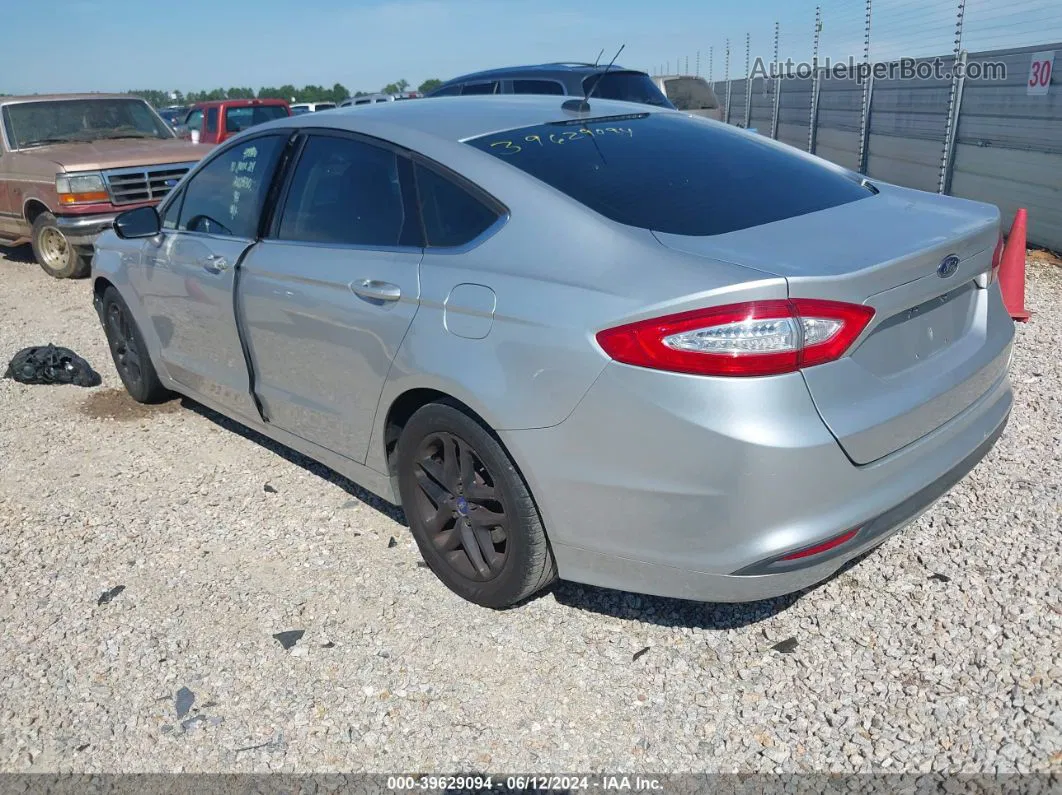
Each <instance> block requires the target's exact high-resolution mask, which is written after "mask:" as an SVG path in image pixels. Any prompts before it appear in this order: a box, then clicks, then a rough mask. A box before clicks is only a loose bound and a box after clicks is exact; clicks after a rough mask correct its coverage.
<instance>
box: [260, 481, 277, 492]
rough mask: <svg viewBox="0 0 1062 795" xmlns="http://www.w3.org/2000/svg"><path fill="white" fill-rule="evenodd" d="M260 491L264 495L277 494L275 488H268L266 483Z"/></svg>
mask: <svg viewBox="0 0 1062 795" xmlns="http://www.w3.org/2000/svg"><path fill="white" fill-rule="evenodd" d="M262 491H264V492H265V493H266V494H276V493H277V490H276V489H275V488H273V487H272V486H270V485H269V484H268V483H266V484H265V485H264V486H262Z"/></svg>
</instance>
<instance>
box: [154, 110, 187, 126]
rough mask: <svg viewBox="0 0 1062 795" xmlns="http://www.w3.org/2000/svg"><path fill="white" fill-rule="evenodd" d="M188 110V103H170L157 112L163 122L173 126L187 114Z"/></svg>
mask: <svg viewBox="0 0 1062 795" xmlns="http://www.w3.org/2000/svg"><path fill="white" fill-rule="evenodd" d="M190 110H191V107H190V106H188V105H171V106H170V107H168V108H160V109H159V111H158V114H159V116H161V117H162V120H163V121H164V122H166V123H167V124H168V125H170V127H171V128H173V127H176V126H177V125H178V124H180V123H181V120H182V119H183V118H184V117H185V116H187V115H188V111H190Z"/></svg>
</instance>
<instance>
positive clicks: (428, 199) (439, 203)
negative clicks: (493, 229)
mask: <svg viewBox="0 0 1062 795" xmlns="http://www.w3.org/2000/svg"><path fill="white" fill-rule="evenodd" d="M416 172H417V193H418V195H419V197H420V211H421V216H422V217H423V218H424V231H425V233H426V235H427V238H428V247H429V248H450V247H454V246H463V245H465V244H467V243H471V242H472V241H473V240H475V239H476V238H477V237H479V236H480V235H481V234H483V233H484V232H485V231H487V229H488V228H489V227H490V226H491V224H493V223H494V222H495V221H497V220H498V217H499V212H498V210H497V209H494V208H492V207H488V206H487V204H486V203H484V202H483V201H481V200H480V199H478V198H476V197H475V196H473V195H472V193H471V192H470V191H469V190H467V189H465V188H463V187H461V186H460V185H457V184H456V183H455V182H453V181H452V180H450V179H448V178H447V177H444V176H443V175H441V174H439V173H437V172H436V171H434V170H433V169H430V168H427V167H425V166H422V165H420V164H419V163H418V164H417V166H416Z"/></svg>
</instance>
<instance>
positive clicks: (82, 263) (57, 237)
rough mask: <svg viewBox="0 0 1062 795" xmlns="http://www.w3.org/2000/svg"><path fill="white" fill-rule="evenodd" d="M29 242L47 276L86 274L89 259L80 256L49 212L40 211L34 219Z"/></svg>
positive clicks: (61, 277) (68, 276)
mask: <svg viewBox="0 0 1062 795" xmlns="http://www.w3.org/2000/svg"><path fill="white" fill-rule="evenodd" d="M30 243H31V245H32V246H33V256H34V258H35V259H36V260H37V264H38V265H40V266H41V268H43V269H44V272H45V273H47V274H48V275H49V276H53V277H55V278H56V279H80V278H83V277H85V276H88V273H89V268H90V266H91V261H90V260H89V259H88V258H86V257H83V256H81V253H80V252H79V251H78V249H77V247H76V246H74V245H72V244H71V243H70V242H69V241H68V240H67V239H66V235H64V234H63V232H62V230H61V229H60V228H59V226H58V224H56V222H55V216H54V215H52V214H51V213H41V214H40V215H38V216H37V217H36V218H35V219H34V221H33V236H32V238H31V239H30Z"/></svg>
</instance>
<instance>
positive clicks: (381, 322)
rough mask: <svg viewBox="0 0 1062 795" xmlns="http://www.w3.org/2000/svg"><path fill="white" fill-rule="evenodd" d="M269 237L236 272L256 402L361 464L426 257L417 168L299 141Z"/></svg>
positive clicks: (381, 151)
mask: <svg viewBox="0 0 1062 795" xmlns="http://www.w3.org/2000/svg"><path fill="white" fill-rule="evenodd" d="M296 157H297V160H296V161H295V166H294V169H293V171H292V174H291V177H290V185H289V187H288V188H287V190H286V196H285V198H284V199H283V202H282V204H281V206H280V207H278V210H277V213H276V218H275V220H274V226H273V230H272V232H271V234H270V236H269V237H268V238H267V239H265V240H263V241H262V242H260V243H259V244H258V245H257V246H255V248H254V249H253V250H252V251H251V252H250V253H249V254H248V256H247V257H246V259H245V260H244V262H243V264H242V265H241V267H240V279H239V285H238V292H239V294H238V303H239V307H240V319H241V328H242V331H243V335H244V340H245V342H246V344H247V347H248V349H249V351H250V360H251V368H252V374H253V383H254V390H255V394H256V396H257V398H258V400H259V402H260V405H261V406H262V408H263V411H264V413H265V415H266V417H267V418H268V420H269V422H270V423H271V424H273V425H276V426H277V427H279V428H282V429H283V430H286V431H288V432H290V433H293V434H295V435H297V436H300V437H302V438H303V439H306V440H308V441H310V442H313V443H314V444H317V445H320V446H321V447H324V448H326V449H328V450H331V451H332V452H335V453H339V454H340V455H343V456H346V457H347V458H350V459H352V460H354V461H357V462H362V461H364V460H365V455H366V452H367V450H368V443H369V435H370V431H371V428H372V421H373V417H374V414H375V411H376V405H377V402H378V400H379V397H380V392H381V391H382V389H383V384H384V380H385V378H386V376H387V372H388V369H389V368H390V366H391V362H392V360H393V359H394V357H395V354H396V353H397V351H398V347H399V346H400V345H401V343H402V339H403V338H404V337H405V334H406V331H407V330H408V329H409V326H410V323H411V322H412V320H413V316H414V314H416V311H417V307H418V305H419V298H420V280H419V266H420V261H421V258H422V256H423V248H422V239H421V238H422V233H421V226H420V219H419V215H418V212H417V209H416V202H415V199H414V196H415V190H414V188H413V186H412V167H411V164H410V161H409V160H408V159H407V158H406V157H405V156H404V155H403V154H402V153H401V152H399V151H398V150H396V149H392V148H389V147H387V146H386V145H383V144H381V143H380V142H379V141H376V142H375V143H372V142H370V141H369V140H367V139H364V138H360V137H357V136H355V135H352V134H346V133H338V132H335V133H332V132H324V131H320V132H314V133H311V134H310V135H309V136H308V137H306V138H304V139H303V140H302V143H301V149H300V151H299V153H298V154H297V156H296Z"/></svg>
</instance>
